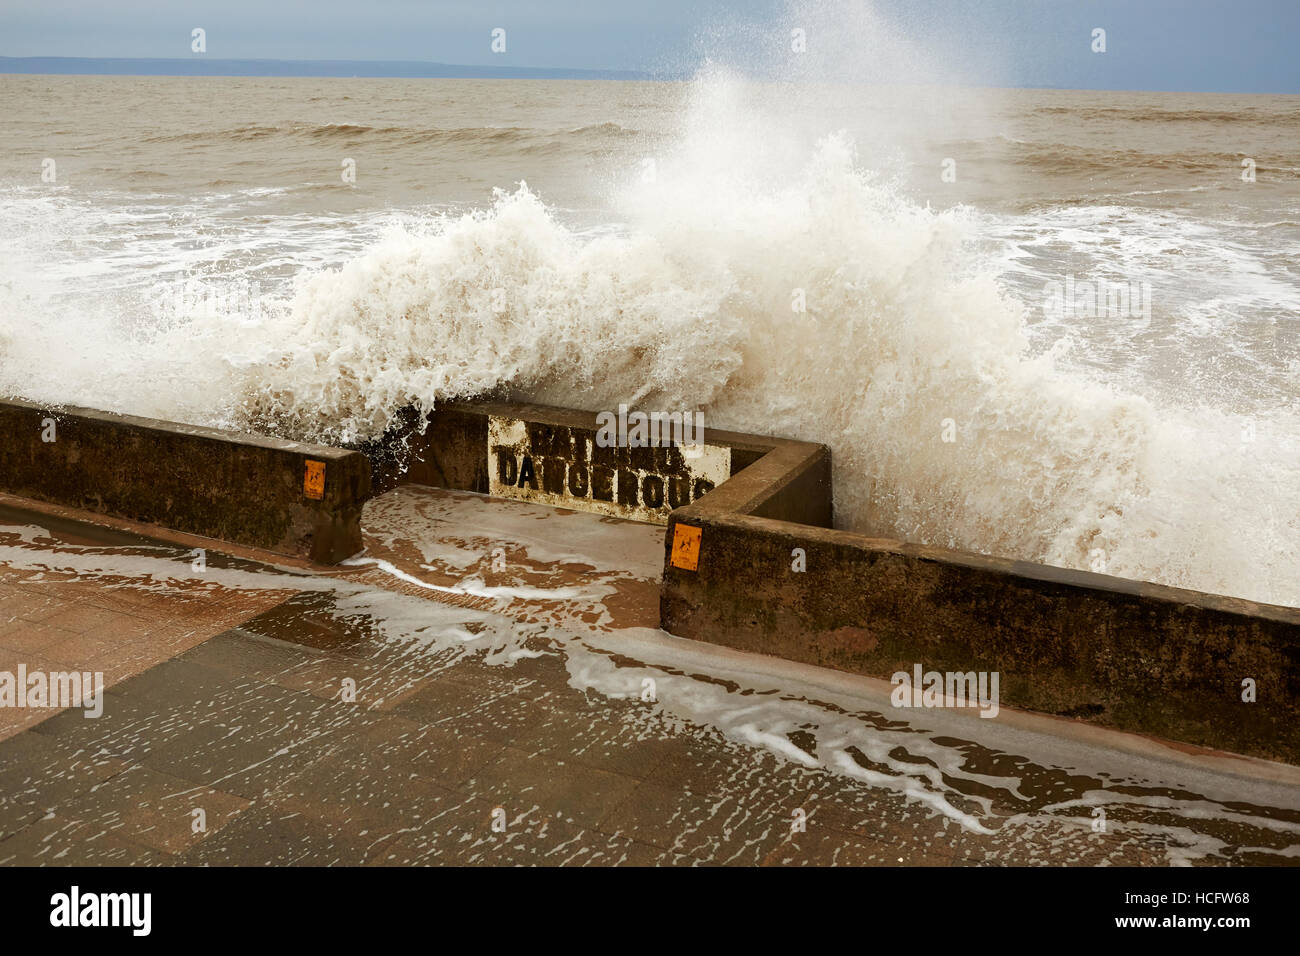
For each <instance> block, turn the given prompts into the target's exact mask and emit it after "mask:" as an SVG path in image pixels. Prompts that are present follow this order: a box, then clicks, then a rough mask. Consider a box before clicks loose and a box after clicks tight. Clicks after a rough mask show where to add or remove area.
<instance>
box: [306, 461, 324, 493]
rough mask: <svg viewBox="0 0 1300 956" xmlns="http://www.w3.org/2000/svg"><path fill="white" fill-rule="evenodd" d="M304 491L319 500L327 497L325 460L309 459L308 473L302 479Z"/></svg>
mask: <svg viewBox="0 0 1300 956" xmlns="http://www.w3.org/2000/svg"><path fill="white" fill-rule="evenodd" d="M302 493H303V494H304V495H306V496H307V497H308V498H314V499H316V500H317V501H320V500H321V499H322V498H324V497H325V462H323V461H312V460H311V459H310V458H308V459H307V473H306V474H305V475H304V476H303V479H302Z"/></svg>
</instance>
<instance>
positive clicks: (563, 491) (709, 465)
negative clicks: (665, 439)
mask: <svg viewBox="0 0 1300 956" xmlns="http://www.w3.org/2000/svg"><path fill="white" fill-rule="evenodd" d="M487 453H488V479H489V481H488V484H489V489H488V490H489V493H490V494H493V495H497V496H498V497H502V498H521V499H524V500H527V501H538V502H542V503H544V504H549V505H556V506H557V507H560V508H573V509H575V510H578V511H595V512H597V513H599V514H606V515H614V516H616V517H619V518H631V519H633V520H636V521H649V522H653V523H655V524H667V523H668V512H670V511H672V510H673V509H674V508H680V507H682V506H684V505H688V504H690V503H691V502H692V501H695V500H696V499H698V498H701V497H703V496H704V495H706V494H708V493H709V492H710V491H712V490H713V489H714V488H716V487H717V486H718V485H720V484H722V483H723V482H724V481H726V480H727V479H728V478H729V477H731V449H730V448H728V447H725V446H715V445H698V446H695V447H693V448H689V449H683V448H682V447H679V446H677V445H671V444H665V445H660V446H657V447H656V446H647V447H643V448H625V447H609V448H606V447H601V446H600V445H598V444H597V443H596V430H595V429H594V428H574V427H569V426H565V425H545V424H539V423H537V422H526V421H521V420H519V419H514V418H498V417H496V416H492V417H491V418H489V419H488V448H487Z"/></svg>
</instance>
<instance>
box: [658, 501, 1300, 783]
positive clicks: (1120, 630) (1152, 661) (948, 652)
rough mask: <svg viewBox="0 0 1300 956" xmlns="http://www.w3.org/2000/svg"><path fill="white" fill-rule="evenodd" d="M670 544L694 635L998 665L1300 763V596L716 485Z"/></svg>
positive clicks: (884, 659) (810, 655)
mask: <svg viewBox="0 0 1300 956" xmlns="http://www.w3.org/2000/svg"><path fill="white" fill-rule="evenodd" d="M720 490H725V489H720ZM679 524H680V525H685V526H688V527H694V528H698V529H700V532H699V545H698V548H699V551H698V563H697V568H696V570H693V571H692V570H687V569H685V568H682V567H677V566H674V564H673V561H672V542H673V539H674V537H675V535H676V527H677V525H679ZM796 548H802V549H803V550H804V552H805V554H806V571H803V572H799V571H795V570H793V566H794V564H795V557H794V549H796ZM665 556H666V558H665V569H664V580H663V587H662V594H661V605H660V609H661V616H662V623H663V627H664V628H665V629H666V630H668V631H670V632H672V633H673V634H677V635H679V636H682V637H688V638H693V639H696V640H701V641H712V642H715V643H719V644H725V645H728V646H731V647H737V648H742V649H745V650H750V651H757V652H760V653H764V654H772V655H775V656H778V657H784V658H788V659H790V660H796V661H804V662H808V663H812V664H819V665H823V666H827V667H834V668H838V669H840V670H845V671H852V672H855V673H860V674H867V675H870V676H874V677H880V678H885V679H888V678H889V677H890V676H891V675H892V674H894V673H896V672H899V671H903V672H909V673H910V672H911V671H912V670H913V667H914V665H915V664H918V663H919V664H921V665H922V666H923V668H924V669H925V670H927V671H930V670H935V671H940V672H943V671H960V672H968V671H972V670H973V671H987V672H994V671H996V672H998V674H999V675H1000V684H1001V686H1000V694H1001V702H1002V703H1003V704H1007V705H1011V706H1016V707H1022V708H1028V709H1031V710H1037V711H1044V712H1046V713H1049V714H1059V715H1064V716H1069V717H1079V718H1083V719H1085V720H1088V721H1091V722H1094V723H1098V724H1103V725H1109V726H1114V727H1119V728H1123V729H1126V730H1131V731H1138V732H1146V733H1151V734H1156V735H1158V736H1162V737H1166V738H1171V739H1174V740H1181V741H1186V742H1190V743H1195V744H1201V745H1205V746H1209V747H1216V748H1221V749H1225V750H1231V751H1236V752H1238V753H1245V754H1251V755H1255V756H1260V757H1266V758H1271V759H1279V760H1285V761H1288V762H1291V763H1300V610H1296V609H1291V608H1280V607H1273V606H1269V605H1262V604H1256V603H1254V602H1251V601H1244V600H1236V599H1232V598H1226V597H1219V596H1214V595H1207V594H1201V593H1199V592H1194V591H1184V590H1180V589H1176V588H1168V587H1162V586H1158V585H1153V584H1144V583H1140V582H1135V581H1128V580H1124V579H1121V578H1114V577H1109V576H1105V575H1100V574H1090V573H1086V572H1078V571H1067V570H1063V569H1059V568H1051V567H1046V566H1043V565H1035V564H1029V563H1026V562H1020V561H1011V560H1004V559H998V558H988V557H982V556H979V555H972V554H964V553H960V552H955V551H949V550H945V549H941V548H927V547H923V546H920V545H912V544H904V543H902V542H898V541H889V540H883V539H876V538H868V537H865V536H862V535H855V534H849V533H846V532H841V531H831V530H827V529H819V528H809V527H805V526H800V525H796V524H792V523H789V522H784V521H774V520H771V519H768V518H763V517H758V516H754V515H745V514H738V513H726V512H722V511H719V510H717V509H716V508H715V507H714V502H713V501H703V502H701V503H700V504H698V505H693V506H692V507H689V508H683V509H680V510H679V511H676V512H674V513H673V516H672V521H671V523H670V526H669V528H668V533H667V542H666V546H665ZM1247 678H1249V679H1251V680H1253V681H1254V682H1255V686H1256V689H1257V694H1258V700H1257V701H1256V702H1254V703H1246V702H1244V701H1243V700H1242V693H1243V684H1242V682H1243V680H1245V679H1247ZM906 714H907V711H904V710H900V715H906Z"/></svg>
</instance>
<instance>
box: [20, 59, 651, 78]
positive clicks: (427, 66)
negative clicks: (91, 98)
mask: <svg viewBox="0 0 1300 956" xmlns="http://www.w3.org/2000/svg"><path fill="white" fill-rule="evenodd" d="M0 73H59V74H82V75H109V76H373V77H415V78H429V79H503V80H664V79H676V77H671V76H656V75H653V74H650V73H639V72H634V71H630V70H573V69H545V68H542V67H512V66H459V65H456V64H453V63H424V62H420V61H418V60H220V59H216V58H212V57H206V56H195V57H187V58H184V59H180V58H178V59H171V60H167V59H134V58H127V57H122V58H116V57H80V56H0Z"/></svg>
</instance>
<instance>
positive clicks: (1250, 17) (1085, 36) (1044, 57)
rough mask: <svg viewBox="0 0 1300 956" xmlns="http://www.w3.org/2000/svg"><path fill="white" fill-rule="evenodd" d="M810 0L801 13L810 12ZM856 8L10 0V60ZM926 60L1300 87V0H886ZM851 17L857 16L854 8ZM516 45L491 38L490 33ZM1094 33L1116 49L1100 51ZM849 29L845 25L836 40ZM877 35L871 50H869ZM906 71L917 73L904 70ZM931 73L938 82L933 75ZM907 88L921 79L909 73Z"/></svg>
mask: <svg viewBox="0 0 1300 956" xmlns="http://www.w3.org/2000/svg"><path fill="white" fill-rule="evenodd" d="M798 6H801V7H802V9H797V8H796V7H798ZM853 6H855V4H853V3H850V2H832V0H827V2H804V3H802V4H801V5H799V4H797V3H796V4H795V5H791V4H787V3H784V2H777V0H748V2H740V0H694V2H692V0H635V2H627V0H423V2H420V0H365V2H360V0H310V2H308V0H279V2H271V0H217V2H209V0H196V2H177V0H116V2H114V3H112V4H105V3H102V2H99V0H94V2H88V0H40V2H30V0H0V56H82V57H133V58H142V57H164V58H172V57H189V56H191V52H190V31H191V29H192V28H194V27H196V26H200V27H203V28H204V29H205V30H206V31H207V42H208V51H207V54H206V55H207V56H208V57H211V58H214V59H219V58H270V59H290V60H299V59H347V60H426V61H437V62H443V63H459V64H476V65H486V66H493V67H496V66H511V67H558V68H565V69H600V70H638V71H652V72H670V73H689V72H692V71H693V70H694V69H695V68H696V67H697V66H698V65H699V63H700V62H701V61H702V59H703V58H704V57H705V56H706V55H711V56H713V57H715V58H717V59H721V60H723V61H724V62H730V63H733V64H737V65H740V66H742V67H755V66H757V65H758V64H761V63H765V62H768V57H770V53H771V51H770V49H769V50H767V51H766V52H764V50H763V49H762V48H763V47H764V44H765V43H769V42H770V41H773V39H775V41H776V42H779V43H784V42H786V38H787V37H788V32H789V29H790V28H791V27H793V26H798V25H800V24H801V23H802V22H804V21H805V20H808V21H812V22H816V23H818V24H819V25H820V28H821V29H822V30H823V34H822V35H819V34H818V33H817V32H816V31H815V30H813V29H810V30H809V33H808V42H809V52H810V53H815V52H817V50H818V48H819V41H820V40H821V39H823V37H824V38H825V39H827V40H833V41H834V43H835V45H836V47H837V49H838V50H839V51H840V57H841V60H843V59H844V56H843V51H844V49H845V44H846V42H850V43H851V42H852V41H853V40H854V39H855V33H854V31H853V29H852V27H851V26H845V27H844V28H843V29H835V28H834V25H835V24H836V23H837V22H838V21H839V20H840V19H841V17H840V14H841V12H842V11H843V10H846V9H849V8H852V7H853ZM868 6H870V7H872V8H874V10H875V11H876V12H877V13H878V14H879V17H880V18H881V19H882V20H883V21H885V22H887V23H889V24H890V25H891V29H893V30H896V31H897V33H898V34H899V35H901V36H902V37H904V38H906V39H907V40H908V41H910V42H912V43H915V44H916V48H917V49H919V50H921V51H924V53H925V56H926V58H928V59H930V60H934V61H941V62H943V63H945V64H947V65H950V66H951V65H953V64H957V65H958V66H959V68H958V70H957V72H958V74H959V75H960V78H961V79H962V80H963V81H965V82H969V83H974V84H982V85H1000V86H1049V87H1067V88H1092V89H1157V90H1204V91H1233V92H1279V93H1281V92H1290V93H1300V0H875V2H874V3H871V4H868ZM844 19H845V21H846V23H847V22H848V21H851V20H852V17H847V18H844ZM498 26H500V27H504V28H505V29H506V31H507V33H506V37H507V52H506V53H505V54H499V55H498V54H493V53H492V52H491V50H490V48H489V44H490V32H491V30H492V28H493V27H498ZM1094 27H1102V28H1104V29H1105V30H1106V31H1107V51H1106V53H1105V54H1102V55H1099V54H1095V53H1093V52H1092V50H1091V48H1090V46H1091V33H1092V30H1093V28H1094ZM828 33H834V34H835V36H829V35H827V34H828ZM870 47H871V45H870V43H868V42H865V40H864V43H863V49H862V56H863V57H864V58H869V57H870V56H871V54H872V51H871V48H870ZM901 72H904V73H906V72H908V71H907V70H906V69H903V70H902V71H901ZM918 74H919V75H918V77H915V78H917V79H924V78H925V77H924V75H923V74H924V70H921V69H918ZM899 78H900V79H901V80H903V81H905V82H906V81H908V80H909V79H913V78H914V77H909V76H901V77H899Z"/></svg>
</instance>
